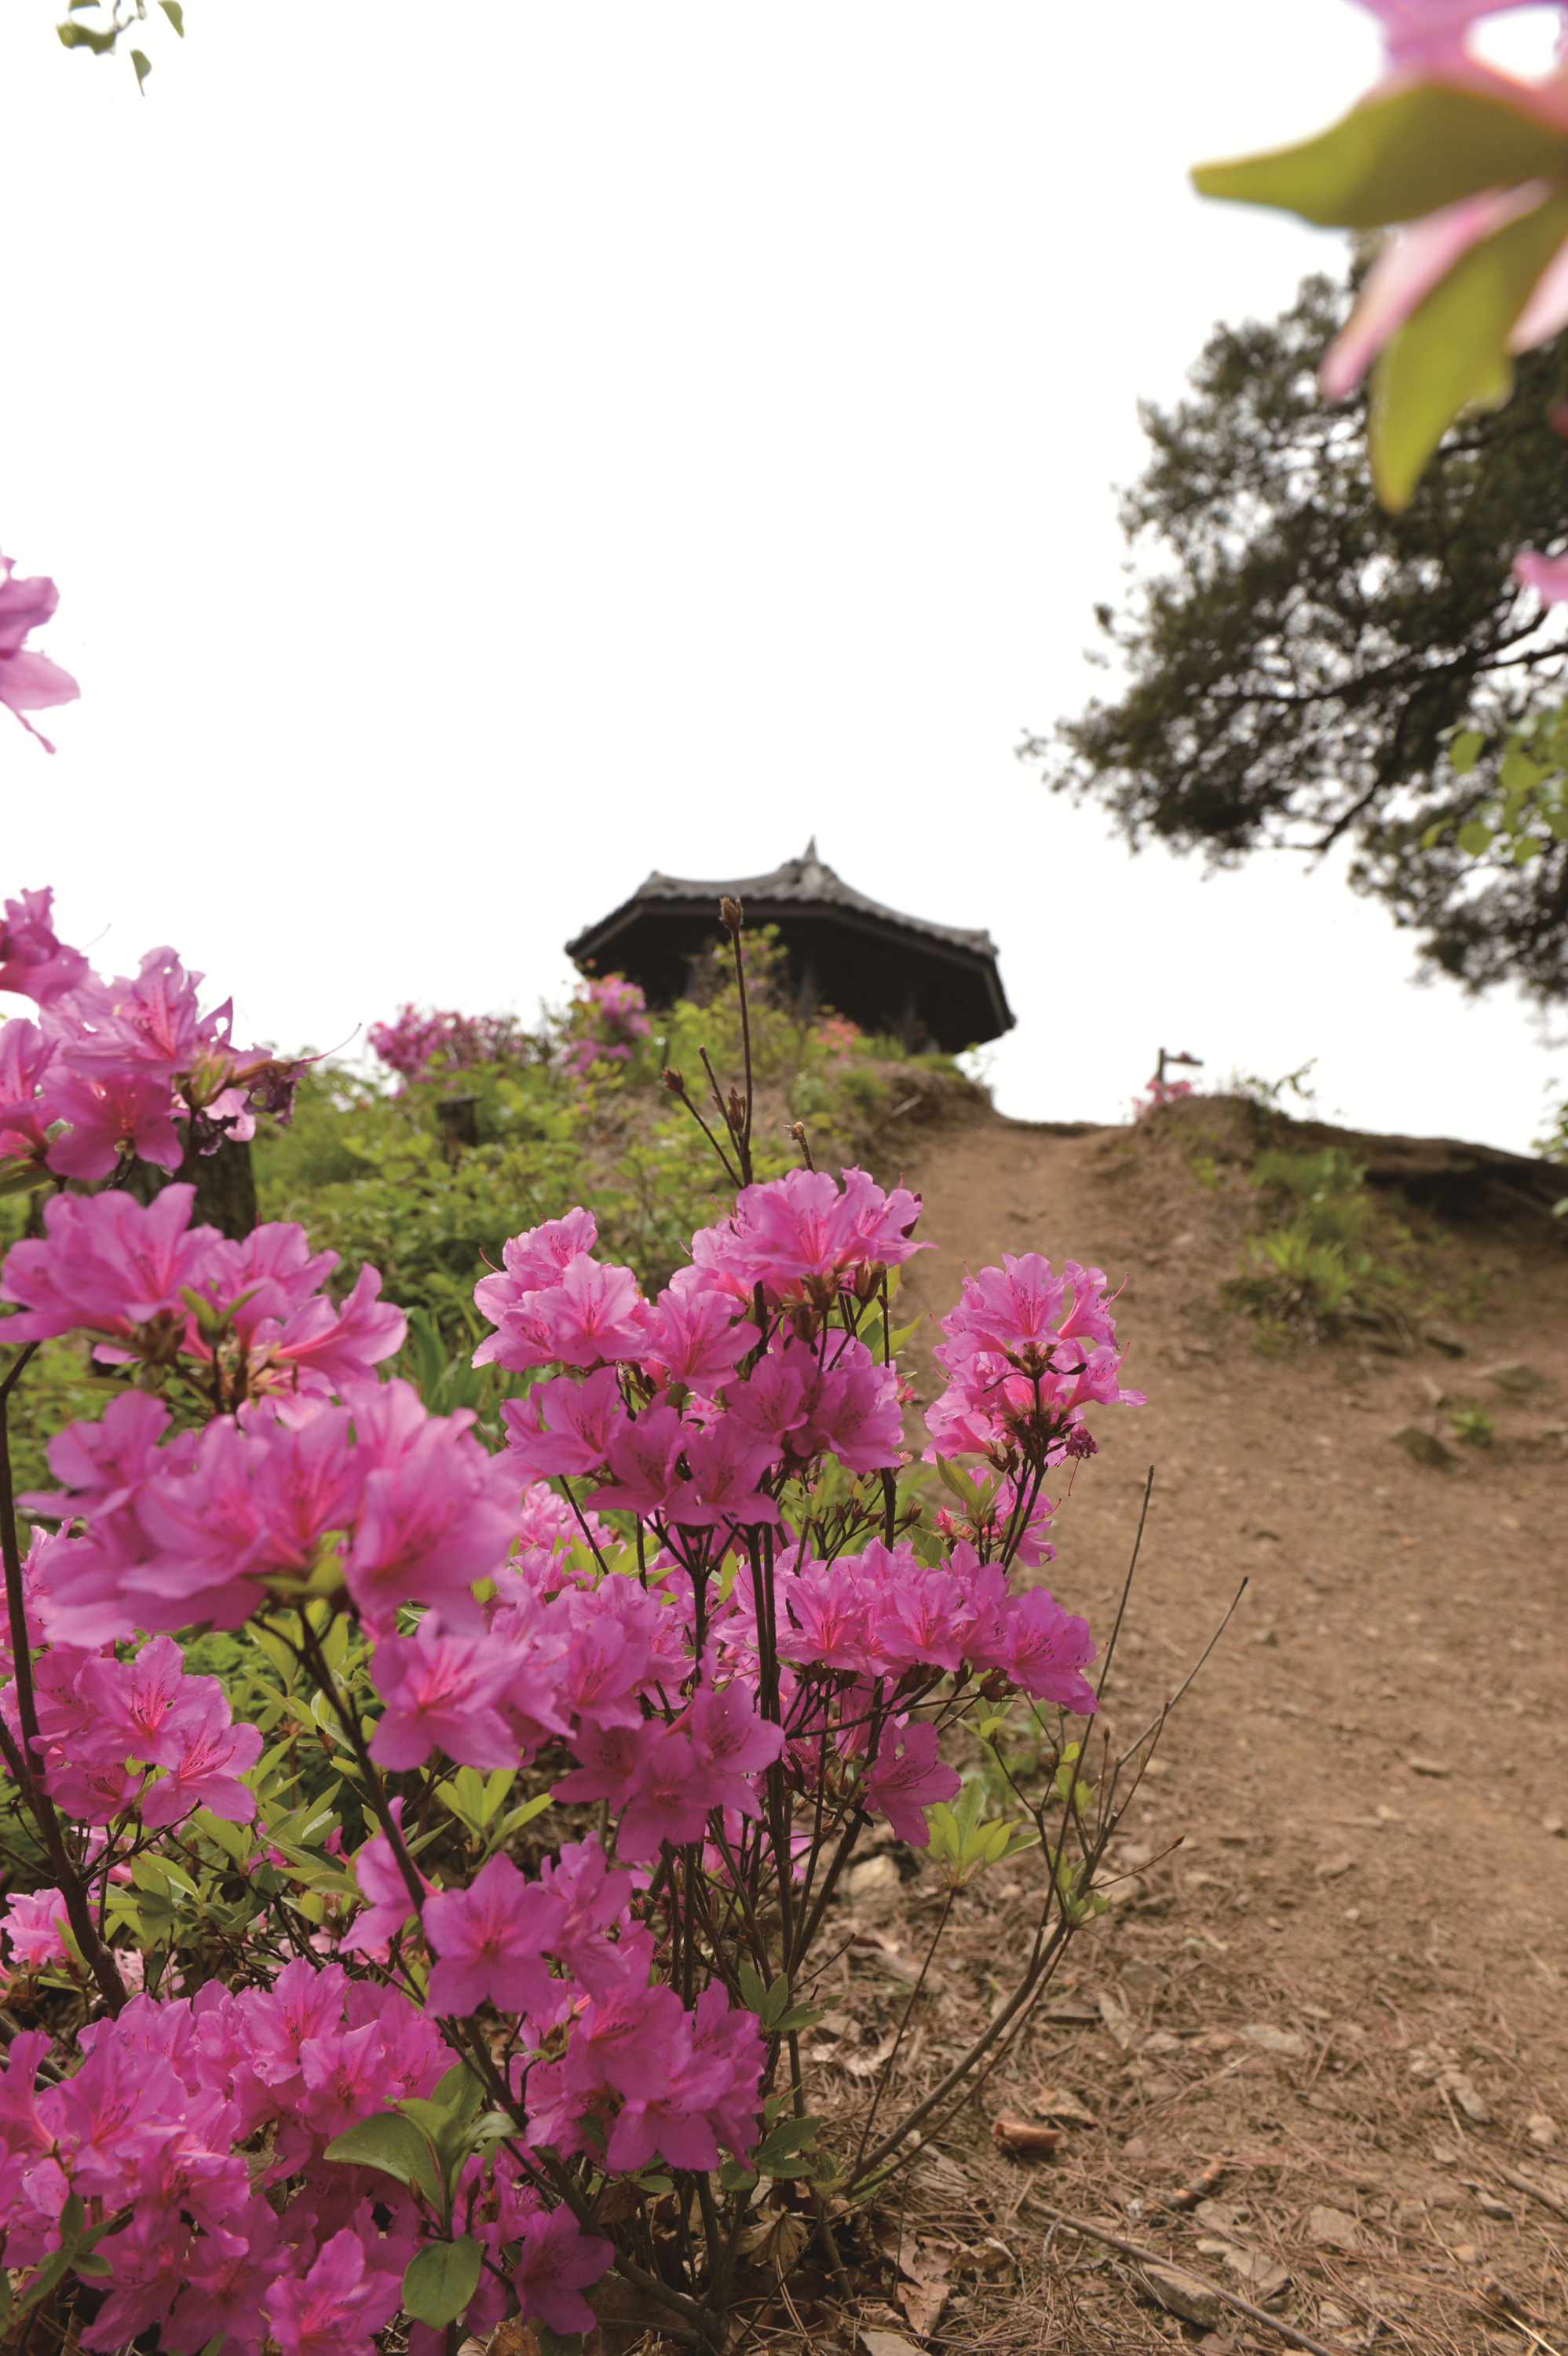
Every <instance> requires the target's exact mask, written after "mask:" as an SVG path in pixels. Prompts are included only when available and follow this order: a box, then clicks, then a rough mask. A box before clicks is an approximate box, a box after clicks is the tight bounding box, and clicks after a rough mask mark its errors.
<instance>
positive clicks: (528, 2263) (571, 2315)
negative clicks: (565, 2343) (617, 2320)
mask: <svg viewBox="0 0 1568 2356" xmlns="http://www.w3.org/2000/svg"><path fill="white" fill-rule="evenodd" d="M517 2243H518V2249H517V2264H516V2265H515V2266H514V2267H513V2269H512V2288H513V2289H514V2290H515V2291H516V2293H517V2299H518V2302H519V2306H520V2309H521V2315H522V2319H523V2321H524V2322H525V2323H542V2324H543V2325H544V2326H545V2328H546V2329H547V2330H549V2331H554V2332H558V2333H559V2334H560V2337H561V2338H562V2339H566V2338H568V2337H569V2336H570V2335H571V2333H572V2332H574V2331H592V2329H593V2328H594V2325H595V2324H596V2323H597V2321H598V2318H597V2316H596V2315H595V2314H594V2312H593V2309H592V2308H591V2307H590V2306H589V2304H588V2301H587V2300H586V2299H585V2298H584V2297H582V2293H583V2292H584V2291H585V2290H587V2289H589V2288H590V2287H591V2286H592V2285H593V2284H594V2283H596V2282H599V2281H601V2280H603V2276H605V2275H606V2274H607V2273H608V2272H609V2270H610V2265H611V2263H612V2261H613V2258H614V2255H615V2249H614V2244H613V2243H611V2242H606V2241H603V2240H602V2239H601V2238H600V2236H599V2235H598V2234H596V2233H583V2232H582V2230H581V2227H580V2226H579V2224H578V2222H577V2220H576V2218H575V2217H573V2216H572V2214H571V2211H570V2210H567V2209H552V2210H549V2211H542V2210H541V2211H536V2213H535V2214H534V2215H533V2216H531V2217H525V2218H524V2219H523V2220H522V2222H521V2223H520V2225H519V2226H518V2228H517Z"/></svg>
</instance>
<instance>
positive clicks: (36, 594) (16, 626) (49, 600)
mask: <svg viewBox="0 0 1568 2356" xmlns="http://www.w3.org/2000/svg"><path fill="white" fill-rule="evenodd" d="M57 605H59V590H58V589H57V588H56V587H55V584H54V583H53V582H52V581H50V580H48V579H47V578H46V577H45V576H44V575H43V574H42V573H35V574H33V575H32V576H31V577H30V578H29V579H27V580H26V581H18V580H16V579H15V578H14V577H13V566H12V563H11V560H10V558H9V557H8V556H0V703H4V704H5V705H6V706H7V708H8V709H9V710H10V711H12V712H15V713H16V717H17V719H18V720H19V721H20V722H21V723H22V725H23V727H24V728H25V729H26V730H27V734H28V735H29V736H37V739H38V742H39V744H41V745H42V746H43V748H44V750H45V752H46V753H52V752H53V751H54V749H55V748H54V746H53V745H52V744H50V743H49V740H48V737H47V736H45V735H43V734H41V733H40V732H39V731H38V730H37V728H35V727H34V725H33V723H32V722H31V721H30V720H29V719H28V718H27V713H28V712H42V711H43V710H45V709H46V707H47V706H48V705H49V704H51V703H72V702H74V701H75V700H76V698H77V697H78V696H79V695H80V693H81V690H80V687H78V685H77V683H76V681H75V680H74V679H72V677H71V675H70V673H69V670H61V669H60V667H59V663H53V662H50V660H49V659H48V656H47V655H40V654H37V653H29V652H28V651H27V648H25V647H24V645H23V640H24V639H25V638H26V637H27V636H28V634H29V633H30V632H31V631H33V630H36V629H37V628H39V627H40V626H41V625H42V624H43V623H45V622H47V621H48V619H49V617H50V616H51V615H52V614H53V612H54V610H55V607H56V606H57Z"/></svg>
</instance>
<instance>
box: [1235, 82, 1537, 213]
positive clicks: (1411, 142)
mask: <svg viewBox="0 0 1568 2356" xmlns="http://www.w3.org/2000/svg"><path fill="white" fill-rule="evenodd" d="M1564 173H1568V139H1564V138H1563V135H1562V134H1561V133H1560V132H1556V131H1552V130H1549V129H1548V127H1547V126H1546V124H1544V123H1541V121H1540V120H1539V119H1538V118H1537V117H1536V116H1535V115H1532V114H1526V113H1524V112H1522V111H1521V110H1520V109H1519V108H1517V107H1513V106H1507V105H1504V104H1503V103H1502V102H1501V101H1499V100H1498V99H1495V98H1482V97H1480V96H1479V95H1478V94H1477V92H1475V91H1465V90H1451V89H1449V88H1447V87H1445V85H1444V84H1442V83H1440V82H1424V83H1422V84H1420V85H1419V86H1418V87H1417V88H1415V89H1413V90H1403V91H1400V92H1399V93H1398V95H1397V96H1396V97H1393V98H1384V99H1374V100H1373V101H1371V102H1370V103H1369V104H1367V105H1364V106H1358V107H1355V108H1353V109H1352V111H1351V112H1349V114H1347V115H1346V116H1345V118H1344V120H1343V121H1342V122H1339V123H1335V124H1334V125H1333V127H1332V129H1331V130H1328V131H1324V132H1320V133H1319V134H1318V135H1317V138H1316V139H1308V140H1305V141H1304V142H1303V143H1302V144H1301V145H1299V146H1296V147H1278V148H1275V149H1273V150H1272V151H1271V152H1270V153H1269V154H1267V155H1247V156H1243V157H1241V158H1240V159H1238V160H1237V161H1236V162H1235V163H1231V164H1200V166H1198V168H1197V170H1196V171H1195V172H1194V173H1193V175H1192V182H1193V186H1194V187H1196V188H1197V190H1198V192H1199V194H1200V196H1205V197H1223V198H1229V199H1230V200H1231V201H1232V202H1233V203H1236V204H1243V205H1277V206H1278V207H1279V208H1280V209H1281V210H1282V211H1285V212H1291V213H1300V214H1301V215H1302V217H1303V218H1304V219H1305V220H1309V221H1316V222H1317V224H1318V226H1319V227H1320V228H1323V229H1382V228H1385V227H1386V226H1387V225H1388V224H1389V223H1390V222H1391V221H1409V220H1419V219H1420V218H1421V216H1422V215H1423V214H1424V213H1431V212H1435V211H1436V210H1437V209H1438V207H1439V206H1441V205H1451V204H1455V203H1456V202H1457V201H1458V199H1459V198H1461V197H1473V196H1477V195H1478V194H1479V193H1480V191H1481V190H1482V189H1483V188H1496V187H1504V188H1510V187H1518V185H1519V183H1520V181H1521V180H1531V179H1535V178H1538V177H1540V178H1545V179H1555V178H1559V177H1562V176H1563V174H1564Z"/></svg>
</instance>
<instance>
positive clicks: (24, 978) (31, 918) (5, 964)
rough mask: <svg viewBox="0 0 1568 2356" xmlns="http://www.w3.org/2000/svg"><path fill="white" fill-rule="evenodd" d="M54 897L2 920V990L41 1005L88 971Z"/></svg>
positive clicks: (48, 894)
mask: <svg viewBox="0 0 1568 2356" xmlns="http://www.w3.org/2000/svg"><path fill="white" fill-rule="evenodd" d="M0 562H4V559H0ZM54 897H55V895H54V893H53V891H52V889H51V888H50V887H49V886H48V884H46V885H45V886H44V887H43V889H42V890H41V891H37V892H24V893H23V894H22V896H21V898H20V899H19V900H7V901H6V903H5V916H4V917H3V918H0V990H14V991H16V993H17V995H18V996H19V997H22V998H31V999H33V1000H34V1001H36V1002H37V1004H38V1005H39V1006H48V1005H49V1004H50V1003H51V1001H53V1000H55V999H57V998H60V997H63V996H64V995H65V994H66V992H67V991H72V990H75V989H76V988H77V987H78V985H79V984H80V982H81V981H83V980H85V979H86V976H87V971H88V964H87V959H86V958H84V957H83V956H82V954H81V951H80V949H73V948H67V947H66V945H65V943H64V942H63V941H61V940H59V939H58V938H57V937H56V934H55V929H54V923H53V919H52V914H51V912H52V910H53V907H54Z"/></svg>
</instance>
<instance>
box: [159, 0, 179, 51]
mask: <svg viewBox="0 0 1568 2356" xmlns="http://www.w3.org/2000/svg"><path fill="white" fill-rule="evenodd" d="M158 5H159V7H160V8H161V9H162V10H163V12H164V14H165V16H166V17H167V18H168V20H169V22H170V24H171V25H172V26H173V27H174V28H175V30H176V33H177V34H178V35H179V37H180V38H181V40H182V41H183V40H184V38H185V10H184V9H183V8H182V7H181V5H180V0H158Z"/></svg>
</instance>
